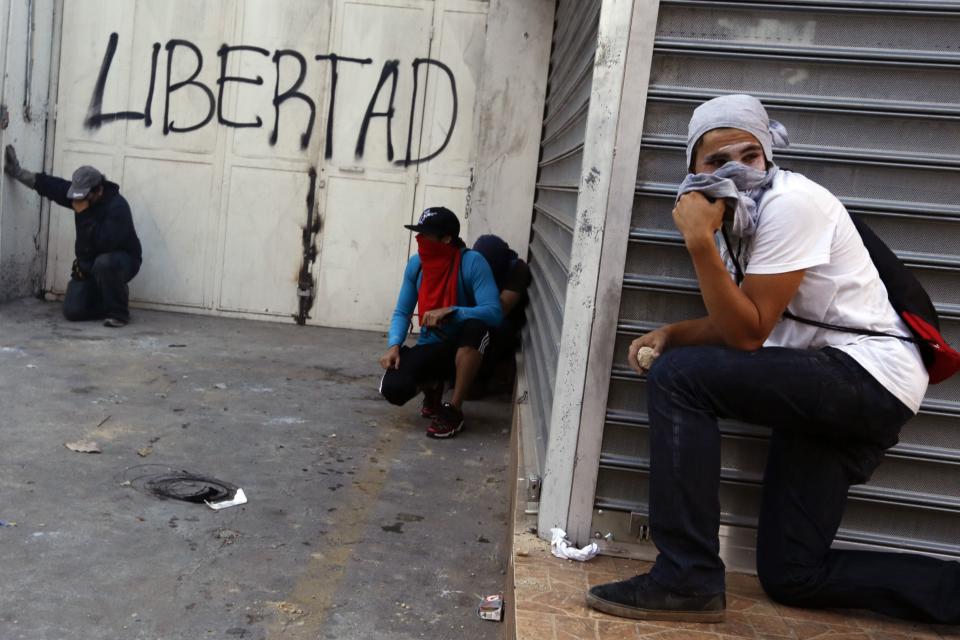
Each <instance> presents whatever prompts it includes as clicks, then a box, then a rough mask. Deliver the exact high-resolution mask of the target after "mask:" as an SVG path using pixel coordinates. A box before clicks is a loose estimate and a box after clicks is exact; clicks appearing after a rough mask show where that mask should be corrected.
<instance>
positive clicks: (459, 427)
mask: <svg viewBox="0 0 960 640" xmlns="http://www.w3.org/2000/svg"><path fill="white" fill-rule="evenodd" d="M462 429H463V423H462V422H461V423H460V424H458V425H457V428H456V429H452V430H450V431H447V432H446V433H431V432H430V431H427V437H428V438H438V439H443V438H452V437H453V436H455V435H457V434H458V433H460V431H461V430H462Z"/></svg>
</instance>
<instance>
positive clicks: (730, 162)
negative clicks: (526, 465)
mask: <svg viewBox="0 0 960 640" xmlns="http://www.w3.org/2000/svg"><path fill="white" fill-rule="evenodd" d="M783 144H786V131H785V130H784V129H783V126H782V125H780V124H779V123H777V122H775V121H770V120H769V118H768V117H767V113H766V110H765V109H764V108H763V106H762V105H761V104H760V102H759V101H758V100H757V99H756V98H753V97H751V96H745V95H731V96H724V97H721V98H716V99H714V100H711V101H709V102H706V103H704V104H703V105H701V106H700V107H698V108H697V109H696V110H695V111H694V114H693V117H692V118H691V121H690V127H689V135H688V139H687V161H688V166H689V170H690V171H691V175H690V176H688V177H687V179H686V180H685V181H684V185H683V186H682V187H681V193H682V194H683V195H681V196H680V197H679V199H678V200H677V204H676V207H675V208H674V210H673V218H674V222H675V224H676V226H677V228H678V229H679V230H680V232H681V233H682V234H683V240H684V243H685V244H686V247H687V251H688V252H689V254H690V257H691V259H692V261H693V265H694V267H695V269H696V273H697V280H698V281H699V284H700V291H701V294H702V296H703V301H704V304H705V306H706V309H707V316H706V317H703V318H698V319H695V320H687V321H684V322H678V323H674V324H669V325H666V326H663V327H661V328H659V329H657V330H655V331H651V332H650V333H648V334H646V335H644V336H642V337H640V338H638V339H636V340H635V341H634V342H633V343H632V344H631V345H630V352H629V361H630V363H631V365H632V366H633V367H634V368H635V369H636V370H637V371H638V372H639V373H641V374H642V373H647V372H646V370H645V369H643V368H642V366H641V363H640V361H639V360H638V352H640V350H641V349H643V348H646V349H643V350H644V351H646V352H647V353H646V354H641V355H645V356H646V358H645V359H644V364H645V365H646V366H649V367H650V369H649V372H648V373H647V375H648V377H647V389H648V392H647V393H648V399H647V407H648V413H649V419H650V500H649V506H650V525H651V532H652V534H653V540H654V542H655V544H656V546H657V549H658V551H659V555H658V557H657V560H656V563H655V564H654V566H653V568H652V569H651V571H650V572H649V573H647V574H644V575H639V576H636V577H634V578H631V579H629V580H624V581H621V582H613V583H609V584H603V585H598V586H595V587H593V588H591V589H590V591H589V593H588V595H587V602H588V603H589V604H590V606H592V607H593V608H595V609H598V610H600V611H604V612H607V613H612V614H614V615H620V616H625V617H630V618H638V619H666V620H691V621H703V622H716V621H720V620H722V619H723V617H724V610H725V607H726V603H725V596H724V591H725V583H724V565H723V562H722V561H721V559H720V555H719V541H718V529H719V525H720V504H719V499H718V492H719V480H720V433H719V431H718V428H717V420H718V419H721V418H722V419H734V420H739V421H742V422H748V423H752V424H760V425H766V426H769V427H772V428H773V431H772V436H771V441H770V452H769V458H768V461H767V468H766V472H765V475H764V483H763V501H762V505H761V510H760V519H759V529H758V534H757V573H758V575H759V577H760V582H761V584H762V585H763V587H764V589H765V590H766V591H767V593H768V594H769V595H770V597H771V598H773V599H774V600H776V601H778V602H782V603H785V604H788V605H791V606H797V607H842V608H857V609H872V610H874V611H878V612H881V613H885V614H888V615H892V616H897V617H902V618H910V619H916V620H922V621H928V622H940V623H953V624H956V623H960V563H956V562H948V561H941V560H936V559H933V558H929V557H925V556H918V555H911V554H902V553H882V552H873V551H854V550H833V549H831V548H830V546H831V543H832V541H833V538H834V536H835V535H836V532H837V528H838V527H839V525H840V520H841V518H842V516H843V511H844V507H845V504H846V498H847V489H848V488H849V487H850V485H852V484H857V483H862V482H866V481H867V480H868V479H869V477H870V475H871V473H872V472H873V470H874V469H875V468H876V466H877V465H878V464H879V463H880V459H881V457H882V454H883V451H884V450H885V449H887V448H888V447H891V446H892V445H894V444H896V442H897V437H898V434H899V431H900V428H901V426H902V425H903V424H904V423H905V422H906V421H907V420H908V419H909V418H911V417H912V416H913V415H915V414H916V412H917V410H918V409H919V407H920V402H921V400H922V399H923V396H924V393H925V392H926V389H927V383H928V377H927V372H926V369H925V368H924V365H923V362H922V360H921V358H920V354H919V352H918V350H917V348H916V346H915V345H914V344H913V343H911V342H910V341H909V340H901V339H898V338H897V337H894V336H904V337H907V336H909V335H910V334H909V331H908V329H907V328H906V326H905V325H904V324H903V323H902V321H901V320H900V318H899V316H898V315H897V313H896V312H895V311H894V310H893V307H892V306H891V305H890V302H889V300H888V299H887V291H886V288H885V287H884V285H883V283H882V281H881V280H880V277H879V275H878V273H877V270H876V268H875V267H874V265H873V263H872V261H871V259H870V256H869V254H868V253H867V250H866V248H865V247H864V244H863V242H862V240H861V238H860V235H859V233H858V232H857V230H856V228H855V227H854V225H853V222H852V220H851V219H850V216H849V214H848V213H847V211H846V210H845V209H844V207H843V205H842V204H841V203H840V201H839V200H838V199H837V198H836V197H835V196H833V195H832V194H831V193H830V192H829V191H827V190H826V189H824V188H823V187H821V186H820V185H818V184H816V183H814V182H812V181H810V180H808V179H807V178H805V177H804V176H802V175H800V174H798V173H793V172H790V171H787V170H784V169H779V168H778V167H777V166H776V165H775V164H774V163H773V155H772V148H773V147H774V146H775V145H783ZM721 178H727V179H728V181H724V180H722V179H721ZM724 185H725V186H726V188H727V193H726V194H724V193H722V192H723V187H724ZM704 192H706V193H712V194H714V195H716V194H717V193H718V192H719V193H720V194H721V195H720V197H716V198H711V197H708V196H705V195H704ZM731 194H732V195H731ZM731 203H732V206H731ZM725 217H726V218H727V219H728V220H729V221H730V223H732V224H729V225H727V226H729V227H730V231H731V232H732V237H729V236H728V237H727V239H726V241H719V242H718V241H717V238H718V237H719V236H720V234H719V233H718V231H720V230H721V229H722V227H723V222H724V219H725ZM733 273H737V274H739V275H741V277H742V282H740V284H739V285H738V284H737V281H736V280H735V279H734V278H732V277H731V274H733ZM738 279H739V278H738ZM785 312H789V313H790V314H792V315H794V316H796V317H799V318H804V319H808V320H813V321H815V322H818V323H821V324H832V325H835V326H843V327H856V328H862V329H865V330H868V331H871V332H873V333H874V335H864V334H857V333H849V332H842V331H836V330H832V329H826V328H822V327H819V326H813V325H810V324H804V323H801V322H798V321H796V320H792V319H788V318H785V317H784V313H785ZM875 333H884V334H888V335H889V337H887V336H880V337H877V336H876V335H875ZM651 349H652V351H653V354H652V355H653V356H654V357H655V359H654V360H653V364H652V365H650V364H648V362H649V355H650V354H649V350H651Z"/></svg>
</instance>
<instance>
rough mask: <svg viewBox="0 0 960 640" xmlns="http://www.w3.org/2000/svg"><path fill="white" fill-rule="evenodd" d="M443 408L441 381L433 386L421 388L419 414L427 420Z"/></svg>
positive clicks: (431, 418)
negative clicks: (421, 403) (421, 399)
mask: <svg viewBox="0 0 960 640" xmlns="http://www.w3.org/2000/svg"><path fill="white" fill-rule="evenodd" d="M442 409H443V383H442V382H441V383H440V384H438V385H437V386H435V387H432V388H431V387H427V388H426V389H424V390H423V405H421V406H420V415H421V417H424V418H426V419H428V420H433V419H434V418H436V417H437V416H438V415H440V411H441V410H442Z"/></svg>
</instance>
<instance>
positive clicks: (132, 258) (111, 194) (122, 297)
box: [3, 145, 142, 327]
mask: <svg viewBox="0 0 960 640" xmlns="http://www.w3.org/2000/svg"><path fill="white" fill-rule="evenodd" d="M3 170H4V172H6V173H7V175H9V176H11V177H13V178H16V179H17V180H19V181H20V182H21V183H23V184H24V185H26V186H28V187H30V188H31V189H33V190H35V191H36V192H37V193H39V194H40V195H41V196H43V197H44V198H49V199H50V200H53V201H54V202H56V203H57V204H59V205H61V206H63V207H67V208H68V209H72V210H73V211H74V222H75V223H76V229H77V237H76V242H75V244H74V252H75V254H76V259H75V260H74V262H73V272H72V273H71V278H70V283H69V284H68V285H67V292H66V295H65V297H64V301H63V315H64V316H65V317H66V318H67V320H92V319H99V318H104V317H105V318H106V320H104V323H103V324H104V326H107V327H122V326H124V325H126V324H127V322H128V321H129V320H130V311H129V309H128V301H129V290H128V288H127V283H128V282H130V280H132V279H133V277H134V276H135V275H137V272H138V271H139V270H140V264H141V262H142V250H141V247H140V239H139V238H138V237H137V231H136V229H134V226H133V217H132V216H131V215H130V205H128V204H127V201H126V200H125V199H124V197H123V196H121V195H120V187H119V186H118V185H117V184H116V183H114V182H110V181H108V180H107V179H106V177H105V176H104V175H103V174H102V173H100V171H98V170H97V169H95V168H93V167H91V166H83V167H80V168H79V169H77V170H76V171H74V173H73V179H72V181H69V182H68V181H67V180H63V179H62V178H56V177H54V176H49V175H46V174H44V173H33V172H32V171H27V170H26V169H23V168H22V167H21V166H20V162H19V160H18V159H17V153H16V151H15V150H14V148H13V146H12V145H7V148H6V163H5V164H4V167H3Z"/></svg>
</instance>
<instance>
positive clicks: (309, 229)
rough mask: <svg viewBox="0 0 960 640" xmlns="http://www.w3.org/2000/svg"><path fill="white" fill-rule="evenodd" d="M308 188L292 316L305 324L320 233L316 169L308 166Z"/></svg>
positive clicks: (312, 297) (314, 285) (312, 298)
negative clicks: (301, 251) (295, 309)
mask: <svg viewBox="0 0 960 640" xmlns="http://www.w3.org/2000/svg"><path fill="white" fill-rule="evenodd" d="M307 175H309V176H310V190H309V191H308V192H307V224H305V225H304V226H303V235H302V236H301V237H302V242H303V261H302V262H301V263H300V275H299V276H298V277H297V297H298V302H299V305H298V307H299V309H298V311H297V314H296V315H295V316H293V318H294V320H296V322H297V324H299V325H303V324H306V322H307V320H308V319H309V318H310V309H311V308H312V307H313V300H314V296H315V295H316V293H315V292H316V282H314V279H313V275H312V271H313V265H314V263H315V262H316V261H317V236H318V235H320V217H319V216H318V215H317V214H316V209H317V207H316V204H317V198H316V193H317V169H316V167H310V171H309V172H308V174H307Z"/></svg>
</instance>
